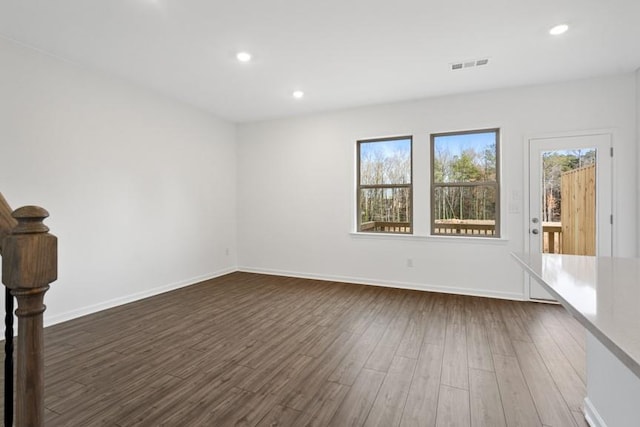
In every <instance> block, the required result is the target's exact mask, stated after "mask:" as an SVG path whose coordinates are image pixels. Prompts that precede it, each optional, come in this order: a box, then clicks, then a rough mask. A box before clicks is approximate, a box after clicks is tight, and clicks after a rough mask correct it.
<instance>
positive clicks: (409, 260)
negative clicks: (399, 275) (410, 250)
mask: <svg viewBox="0 0 640 427" xmlns="http://www.w3.org/2000/svg"><path fill="white" fill-rule="evenodd" d="M407 267H409V268H411V267H413V259H412V258H407Z"/></svg>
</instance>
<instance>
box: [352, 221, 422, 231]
mask: <svg viewBox="0 0 640 427" xmlns="http://www.w3.org/2000/svg"><path fill="white" fill-rule="evenodd" d="M360 231H365V232H370V233H411V223H410V222H389V221H369V222H364V223H362V224H361V225H360Z"/></svg>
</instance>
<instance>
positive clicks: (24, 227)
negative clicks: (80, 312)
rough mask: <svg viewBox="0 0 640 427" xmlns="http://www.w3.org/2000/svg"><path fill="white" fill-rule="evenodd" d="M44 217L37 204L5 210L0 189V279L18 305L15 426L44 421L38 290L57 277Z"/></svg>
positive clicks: (55, 256) (55, 253)
mask: <svg viewBox="0 0 640 427" xmlns="http://www.w3.org/2000/svg"><path fill="white" fill-rule="evenodd" d="M48 216H49V213H48V212H47V211H46V210H44V209H42V208H40V207H37V206H25V207H22V208H19V209H16V210H15V211H13V212H11V209H10V208H9V205H8V203H7V202H6V200H5V199H4V197H3V196H2V193H0V251H1V252H0V253H1V254H2V282H3V283H4V284H5V286H6V287H7V289H9V290H10V291H11V294H12V295H13V296H14V297H15V298H16V300H17V303H18V309H17V310H16V316H18V339H17V340H18V345H17V347H18V352H17V356H16V360H17V372H16V405H15V426H16V427H27V426H28V427H32V426H33V427H41V426H43V425H44V336H43V313H44V311H45V309H46V307H45V305H44V294H45V293H46V292H47V290H48V289H49V284H50V283H51V282H54V281H55V280H56V279H57V275H58V267H57V266H58V241H57V238H56V237H55V236H54V235H52V234H49V228H48V227H47V226H46V225H44V224H43V221H44V219H45V218H47V217H48ZM11 390H12V391H13V386H12V388H11ZM5 410H6V408H5Z"/></svg>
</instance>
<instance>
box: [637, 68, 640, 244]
mask: <svg viewBox="0 0 640 427" xmlns="http://www.w3.org/2000/svg"><path fill="white" fill-rule="evenodd" d="M636 147H637V150H638V160H637V163H636V165H640V68H638V69H637V70H636ZM636 175H637V180H638V186H637V194H638V196H637V197H638V215H639V216H640V172H639V171H638V168H637V166H636ZM636 241H637V248H636V251H637V252H636V253H637V255H638V256H640V227H638V238H637V239H636Z"/></svg>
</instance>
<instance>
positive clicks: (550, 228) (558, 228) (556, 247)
mask: <svg viewBox="0 0 640 427" xmlns="http://www.w3.org/2000/svg"><path fill="white" fill-rule="evenodd" d="M360 231H364V232H371V233H376V232H377V233H411V223H409V222H389V221H369V222H365V223H363V224H361V225H360ZM435 234H440V235H468V234H472V235H484V236H495V225H494V224H466V223H436V228H435ZM542 234H543V240H542V241H543V252H544V253H552V254H553V253H556V254H559V253H562V224H560V223H559V222H545V223H543V224H542Z"/></svg>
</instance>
